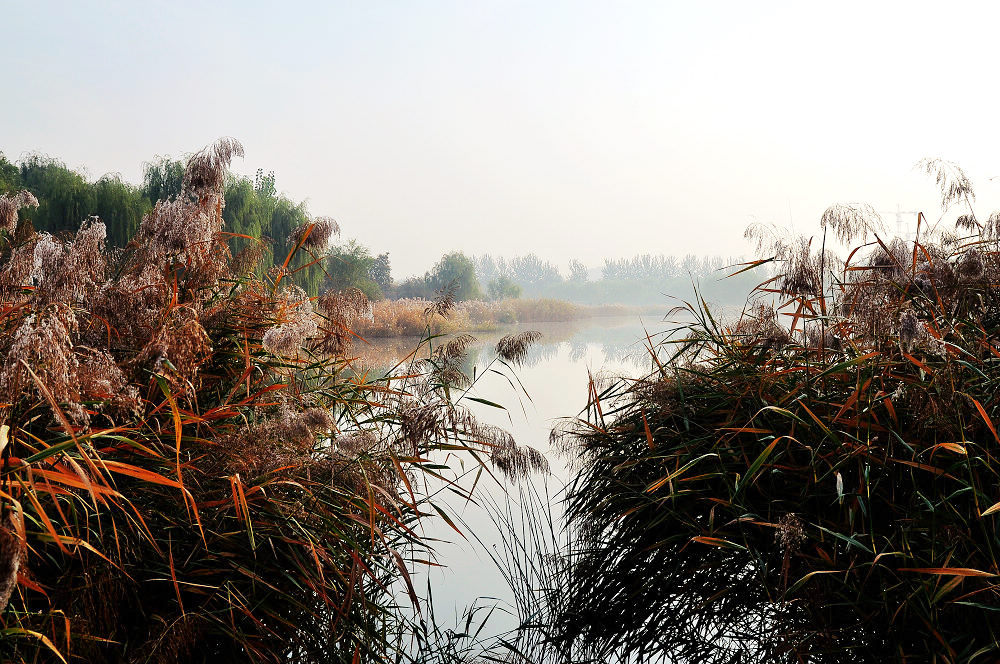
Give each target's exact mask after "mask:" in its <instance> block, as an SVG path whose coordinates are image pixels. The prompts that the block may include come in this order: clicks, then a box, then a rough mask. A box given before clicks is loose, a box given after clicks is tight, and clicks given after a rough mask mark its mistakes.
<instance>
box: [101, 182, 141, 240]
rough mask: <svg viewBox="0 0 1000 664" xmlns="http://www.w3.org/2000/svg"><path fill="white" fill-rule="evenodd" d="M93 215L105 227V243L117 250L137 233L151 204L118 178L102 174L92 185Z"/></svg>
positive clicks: (137, 190) (136, 190)
mask: <svg viewBox="0 0 1000 664" xmlns="http://www.w3.org/2000/svg"><path fill="white" fill-rule="evenodd" d="M91 190H92V191H93V195H94V208H93V209H94V212H93V214H96V215H97V216H98V217H100V218H101V220H102V221H103V222H104V223H105V225H106V226H107V228H108V242H110V243H111V244H112V245H114V246H117V247H122V246H125V243H126V242H128V241H129V239H130V238H131V237H132V236H133V235H135V233H136V231H137V230H139V222H140V221H141V220H142V217H143V215H145V214H146V213H147V212H149V211H150V210H151V209H152V207H153V205H152V203H150V200H149V199H148V198H147V197H145V196H144V195H143V194H142V192H141V191H140V190H139V189H138V188H137V187H134V186H132V185H130V184H128V183H127V182H124V181H123V180H122V179H121V177H119V176H118V175H105V176H104V177H102V178H101V179H100V180H98V181H97V182H95V183H94V184H93V185H91Z"/></svg>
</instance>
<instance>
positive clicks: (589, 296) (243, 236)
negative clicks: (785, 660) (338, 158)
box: [0, 153, 759, 336]
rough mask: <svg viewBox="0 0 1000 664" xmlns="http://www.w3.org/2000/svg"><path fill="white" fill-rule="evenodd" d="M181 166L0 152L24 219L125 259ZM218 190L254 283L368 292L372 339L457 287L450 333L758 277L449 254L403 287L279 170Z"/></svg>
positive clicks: (726, 291) (420, 329) (737, 296)
mask: <svg viewBox="0 0 1000 664" xmlns="http://www.w3.org/2000/svg"><path fill="white" fill-rule="evenodd" d="M184 164H185V162H184V161H183V160H180V159H171V158H167V157H158V158H155V159H152V160H151V161H149V162H148V163H146V164H145V165H144V169H143V172H144V174H143V178H142V182H141V183H138V184H133V183H130V182H127V181H125V180H124V179H122V178H121V177H120V176H118V175H116V174H108V175H103V176H101V177H99V178H97V179H93V178H89V177H87V176H86V175H85V174H83V173H80V172H78V171H75V170H73V169H70V168H68V167H67V166H66V165H65V164H64V163H62V162H61V161H59V160H58V159H56V158H52V157H48V156H43V155H40V154H29V155H25V156H23V157H21V158H20V159H19V160H17V161H16V162H12V161H11V160H9V159H8V158H6V157H5V156H4V155H3V154H2V153H0V194H4V193H10V194H13V193H15V192H18V191H22V190H24V191H27V192H30V193H31V194H32V195H33V196H34V197H35V198H36V199H37V200H38V207H32V208H25V209H23V210H22V211H21V216H22V218H23V219H24V220H25V222H28V223H30V224H31V226H32V228H34V229H35V230H36V231H38V232H47V233H52V234H55V235H60V234H63V235H66V234H69V233H75V232H76V230H77V229H78V228H79V227H80V223H81V221H82V220H85V219H88V218H91V217H97V218H99V219H100V220H101V221H102V222H103V223H104V224H105V225H106V227H107V243H108V245H109V247H112V248H117V249H119V250H124V249H126V248H127V247H128V243H129V242H130V240H131V239H132V238H133V237H134V235H135V233H136V231H137V230H138V228H139V227H140V225H141V222H142V219H143V217H144V216H145V215H148V214H149V213H150V212H151V211H152V210H153V209H154V207H155V205H156V202H157V201H160V200H167V199H171V198H175V197H176V196H178V195H179V194H180V192H181V190H182V188H183V177H184ZM222 188H223V193H224V200H225V205H224V207H223V209H222V219H223V221H224V226H223V232H224V234H225V235H226V238H227V243H228V245H229V249H230V251H231V252H232V253H233V254H234V255H236V256H238V255H240V252H244V259H247V258H250V257H253V258H254V259H256V261H257V262H256V263H255V267H254V270H255V273H256V274H257V276H263V275H264V274H266V273H267V272H268V270H273V269H282V270H286V271H287V272H289V273H290V274H294V275H295V281H296V283H297V284H298V285H299V286H300V287H301V288H303V289H304V290H305V291H306V292H307V293H308V294H309V295H311V296H317V295H318V294H320V293H323V292H328V291H346V290H348V289H357V290H359V291H361V292H362V293H363V294H364V295H365V297H366V298H367V299H368V300H369V301H370V302H372V303H374V304H375V306H374V307H373V311H372V315H373V318H371V319H369V321H368V323H367V325H364V326H363V327H364V332H365V333H366V334H368V335H369V336H391V335H403V336H412V335H418V336H419V335H421V334H423V333H424V332H425V331H426V325H425V324H424V323H425V321H424V320H423V315H422V314H423V310H424V309H426V308H427V306H428V305H427V303H428V302H430V301H432V300H434V299H435V298H436V297H438V296H439V295H440V294H441V293H443V292H444V291H446V290H449V289H450V291H451V294H452V295H453V297H454V298H455V300H456V301H457V302H459V303H461V306H460V307H459V309H458V310H457V315H456V316H455V317H454V318H453V319H451V320H449V321H448V323H447V324H444V323H442V322H441V321H437V323H438V325H437V328H436V329H438V330H446V331H450V332H451V331H463V332H472V331H481V330H493V329H499V328H502V327H503V326H508V325H516V324H522V323H530V322H539V321H566V320H573V319H578V318H589V317H593V316H607V315H624V314H628V313H633V312H636V311H640V310H641V311H644V312H649V311H651V310H655V311H658V312H660V313H662V312H665V311H667V310H668V309H670V308H671V307H673V306H674V305H675V304H677V303H678V302H677V301H675V300H672V299H671V297H670V296H672V295H684V294H693V290H694V286H695V285H697V286H698V288H699V289H700V292H701V295H702V296H703V297H705V298H706V299H707V300H708V301H710V302H718V303H723V304H740V303H741V302H742V299H743V297H744V295H745V293H746V292H748V290H749V289H751V288H753V286H755V285H756V283H757V281H758V280H759V277H758V275H756V274H754V275H751V274H749V273H742V274H739V275H736V276H732V277H730V276H729V275H730V274H732V273H734V272H736V271H738V270H739V267H738V265H739V264H741V263H742V262H743V259H742V258H740V257H721V256H706V257H698V256H694V255H691V254H688V255H686V256H680V257H678V256H670V255H664V254H657V255H653V254H647V255H637V256H632V257H628V258H620V259H606V260H605V261H604V263H603V265H601V266H594V267H591V268H588V267H587V266H585V265H584V264H583V263H582V262H580V261H578V260H572V261H570V262H569V264H568V268H567V269H560V267H559V266H557V265H555V264H554V263H552V262H550V261H547V260H545V259H543V258H541V257H539V256H537V255H535V254H533V253H529V254H526V255H521V256H514V257H510V258H506V257H500V256H491V255H479V256H470V255H466V254H465V253H463V252H461V251H444V252H443V253H442V255H441V257H440V258H439V259H438V260H437V261H436V262H435V263H434V265H433V266H432V267H431V269H429V270H428V271H427V272H426V273H424V274H423V275H415V276H410V277H404V278H398V277H397V276H396V275H394V274H393V271H392V263H391V260H390V256H389V254H388V253H386V252H379V251H378V249H377V248H375V249H372V248H369V247H366V246H364V245H362V244H360V243H358V242H357V241H356V240H354V239H351V238H344V237H340V227H339V225H338V224H337V222H336V221H334V220H333V219H331V218H325V217H319V218H313V217H311V216H310V214H309V211H308V210H307V208H306V205H305V203H304V202H296V201H293V200H291V199H290V198H288V197H287V196H286V195H284V194H282V193H281V192H280V191H279V189H278V188H277V185H276V180H275V175H274V173H273V172H267V171H265V170H263V169H258V171H257V174H256V176H255V177H253V178H248V177H244V176H240V175H235V174H232V173H228V174H226V176H225V179H224V182H223V183H222ZM310 221H315V222H317V224H316V226H315V229H314V230H313V231H312V233H314V234H316V237H314V238H313V239H323V240H324V243H325V246H324V250H323V251H322V252H310V251H299V252H294V251H293V250H294V249H295V246H296V242H297V241H301V240H302V238H300V237H297V236H296V235H295V229H297V228H303V227H305V226H306V225H307V222H310ZM319 234H323V235H324V237H323V238H319V237H318V236H319ZM250 254H252V256H250ZM289 255H292V256H293V257H292V258H291V259H290V261H289V262H286V261H285V258H286V257H287V256H289ZM430 260H433V259H432V258H431V259H430ZM430 260H429V261H428V262H430ZM386 301H391V302H392V303H391V304H390V303H386ZM421 302H423V304H421ZM418 314H419V315H418Z"/></svg>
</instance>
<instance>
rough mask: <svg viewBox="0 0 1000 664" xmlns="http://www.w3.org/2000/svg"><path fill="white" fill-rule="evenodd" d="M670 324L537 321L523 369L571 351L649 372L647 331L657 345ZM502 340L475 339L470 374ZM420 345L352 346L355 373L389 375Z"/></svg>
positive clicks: (379, 342) (575, 358) (376, 342)
mask: <svg viewBox="0 0 1000 664" xmlns="http://www.w3.org/2000/svg"><path fill="white" fill-rule="evenodd" d="M668 326H669V324H667V323H659V322H657V323H655V324H647V325H646V326H644V325H643V324H642V321H640V320H638V319H637V318H632V317H625V318H606V319H593V320H584V321H576V322H568V323H536V324H534V325H531V326H530V327H531V328H532V329H537V330H538V331H540V332H541V333H542V337H541V339H540V340H539V341H538V342H536V343H535V344H533V345H532V346H530V347H529V348H528V351H527V353H526V355H525V357H524V362H523V365H524V366H526V367H535V366H538V365H540V364H543V363H546V362H551V361H554V360H555V359H556V358H557V357H558V356H559V354H560V352H561V351H563V350H564V349H566V350H568V357H569V360H570V361H571V362H574V363H575V362H582V361H586V359H587V358H588V357H590V355H591V352H592V351H594V350H599V351H600V353H601V354H602V355H603V358H604V360H605V361H607V362H612V363H615V364H624V365H627V366H630V367H632V368H635V369H647V368H649V367H650V366H651V359H650V356H649V352H648V350H647V349H646V347H645V340H646V334H647V331H648V333H649V334H650V336H651V337H652V338H653V341H654V344H655V342H656V341H657V340H659V339H662V338H663V333H662V332H660V331H659V330H660V329H661V328H665V327H668ZM654 330H655V333H654ZM506 332H509V330H507V331H506ZM501 336H502V335H501V333H500V332H487V333H482V334H478V335H476V341H475V342H473V343H472V344H470V345H469V348H468V350H469V354H468V358H467V359H466V360H465V362H464V365H463V367H462V370H463V371H464V372H466V373H468V374H470V375H471V372H472V370H473V367H474V366H476V365H479V366H481V365H482V364H484V363H488V362H490V361H491V360H492V359H493V358H494V356H495V352H496V351H495V348H494V346H495V345H496V342H497V341H498V340H499V339H500V337H501ZM444 341H445V339H444V338H442V339H441V340H439V341H434V342H432V344H431V347H436V346H437V345H438V344H439V343H443V342H444ZM418 342H419V339H417V338H413V337H399V338H388V339H386V338H380V339H367V340H364V341H360V340H358V341H355V343H354V345H353V347H352V351H353V354H354V356H355V359H354V361H353V362H352V365H353V366H354V368H355V370H356V371H375V372H384V371H386V370H389V369H391V368H392V367H394V366H396V365H398V364H399V363H401V362H407V361H408V360H410V359H411V358H412V355H413V353H414V349H415V348H416V347H417V344H418ZM430 350H431V349H430V348H428V347H427V346H424V347H423V348H421V349H420V356H421V357H426V356H427V355H428V354H429V352H430ZM417 359H419V358H417Z"/></svg>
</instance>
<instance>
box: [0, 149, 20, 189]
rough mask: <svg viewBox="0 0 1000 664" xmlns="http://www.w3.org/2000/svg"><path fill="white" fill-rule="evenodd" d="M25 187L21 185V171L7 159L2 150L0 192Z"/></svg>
mask: <svg viewBox="0 0 1000 664" xmlns="http://www.w3.org/2000/svg"><path fill="white" fill-rule="evenodd" d="M21 189H23V187H22V186H21V171H20V169H18V167H17V166H16V165H14V164H12V163H11V162H10V161H8V160H7V157H5V156H4V154H3V153H2V152H0V194H6V193H8V192H12V191H19V190H21Z"/></svg>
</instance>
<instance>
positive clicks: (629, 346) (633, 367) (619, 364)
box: [364, 315, 676, 633]
mask: <svg viewBox="0 0 1000 664" xmlns="http://www.w3.org/2000/svg"><path fill="white" fill-rule="evenodd" d="M675 325H676V324H674V323H667V322H663V321H662V320H661V319H660V318H659V317H657V316H655V315H643V316H639V315H635V316H629V317H621V318H618V317H615V318H593V319H587V320H581V321H574V322H570V323H536V324H533V325H531V326H528V327H526V328H524V329H534V330H538V331H539V332H541V333H542V337H541V339H540V340H539V341H538V342H537V343H536V344H535V345H534V346H533V347H532V348H531V350H530V351H529V353H528V356H527V358H526V360H525V362H524V364H523V365H522V366H521V367H520V368H518V369H517V378H518V379H519V380H520V384H521V386H523V390H524V391H523V392H521V391H520V389H515V388H514V387H512V385H511V384H510V383H509V382H508V381H507V380H506V379H504V378H503V377H501V376H498V375H495V374H493V373H490V372H487V373H486V374H483V375H482V376H481V377H480V378H479V380H478V381H477V382H476V385H475V387H474V389H473V390H472V392H470V394H472V395H474V396H478V397H481V398H484V399H488V400H490V401H493V402H498V403H500V404H502V405H503V406H505V408H506V409H505V410H499V409H496V408H491V407H488V406H485V405H483V404H479V403H475V402H468V403H466V405H467V406H468V407H469V408H470V409H471V410H472V411H473V412H474V413H475V414H476V416H477V418H478V419H479V420H480V421H482V422H484V423H487V424H494V425H497V426H500V427H503V428H505V429H506V430H507V431H509V432H510V433H511V434H513V436H514V438H515V440H516V441H517V442H518V443H519V444H521V445H529V446H531V447H534V448H536V449H538V450H540V451H542V452H543V453H545V455H546V457H547V458H548V460H549V463H550V464H551V468H552V471H551V476H550V477H548V478H546V480H545V481H546V483H547V485H548V487H549V491H550V493H552V494H558V492H559V490H560V488H561V486H562V484H563V482H565V481H566V479H567V478H568V470H567V467H566V460H565V459H564V458H562V457H561V456H560V455H558V454H557V453H556V451H555V450H552V449H550V448H549V432H550V431H551V429H552V428H553V425H554V424H556V423H557V421H558V420H560V419H561V418H566V417H573V416H575V415H577V414H578V413H579V412H580V411H581V410H582V409H583V408H585V407H586V405H587V394H588V377H589V376H590V375H595V376H597V375H602V376H609V375H611V376H614V375H619V376H630V377H636V376H639V375H642V374H644V373H646V372H648V371H649V370H650V369H651V366H652V363H651V358H650V355H649V352H648V350H647V349H646V347H645V344H646V343H647V342H646V338H647V334H649V335H650V336H651V337H652V339H653V342H654V343H656V342H657V341H658V340H661V339H663V336H664V335H663V332H664V331H665V330H667V329H668V328H671V327H675ZM512 331H515V332H516V331H521V330H504V331H503V332H501V333H495V334H481V335H477V337H478V338H477V342H476V343H474V344H472V345H471V346H470V348H469V358H470V360H469V361H470V365H469V366H467V369H466V370H467V371H470V372H471V370H472V366H475V367H476V374H477V375H479V374H482V372H483V370H484V368H486V367H487V366H488V365H489V364H490V362H491V360H493V359H494V357H495V351H494V345H495V344H496V342H497V340H499V338H500V336H501V334H509V333H510V332H512ZM414 343H415V340H401V339H388V340H378V339H375V340H372V343H371V345H370V346H369V347H368V348H367V349H365V351H364V354H365V355H366V356H368V357H367V358H366V360H367V361H368V362H370V363H371V364H372V365H381V366H388V365H391V364H392V363H394V362H395V361H398V360H400V359H402V358H403V357H405V356H406V354H407V353H408V352H410V351H411V350H412V348H413V345H414ZM470 375H471V374H470ZM514 385H517V382H516V381H515V383H514ZM450 463H452V464H453V465H457V464H455V460H454V459H453V460H450ZM466 467H467V468H470V469H471V470H470V472H469V474H468V475H467V476H466V477H465V478H464V480H465V482H464V483H465V484H467V485H471V483H472V478H473V472H474V470H475V468H474V466H473V465H472V464H470V463H469V461H468V460H466ZM534 481H535V482H536V483H537V482H540V481H541V480H540V479H537V478H536V479H535V480H534ZM501 484H503V480H500V481H497V479H494V478H491V477H488V476H485V475H483V476H482V477H481V478H480V480H479V485H478V486H477V488H476V491H477V494H478V495H480V496H483V497H484V498H487V499H490V500H493V501H496V502H497V503H498V504H505V503H506V502H507V501H511V500H514V501H516V500H517V499H516V497H515V496H516V489H514V488H513V487H504V486H501ZM507 489H512V491H507ZM435 500H436V502H438V504H443V505H444V506H445V508H446V509H447V510H448V511H449V513H450V514H452V515H456V514H457V516H458V517H460V519H461V521H460V522H459V528H460V529H461V530H462V531H463V533H466V535H467V537H465V538H463V537H462V536H460V535H459V534H458V533H456V532H455V531H454V530H452V529H451V528H450V527H449V526H447V524H445V523H443V522H442V521H441V520H440V519H433V520H430V522H429V523H428V524H427V525H425V526H424V527H423V532H424V534H425V535H427V536H429V537H431V538H434V539H436V540H439V541H438V542H437V543H436V545H435V550H436V554H437V562H438V563H440V564H441V565H442V567H439V568H431V569H430V570H429V571H428V572H427V573H426V575H425V576H424V577H423V578H419V579H415V585H417V586H418V588H417V589H418V592H420V590H421V589H422V588H426V586H427V583H428V581H429V582H430V585H431V586H432V587H433V589H434V593H433V594H434V597H433V602H434V607H435V614H436V615H437V618H438V621H439V622H440V623H442V624H443V625H444V626H449V625H453V624H455V621H456V620H457V618H458V616H461V615H462V613H463V611H464V610H465V609H466V608H467V607H469V606H471V605H472V604H473V603H475V602H477V601H478V603H479V604H485V605H493V604H496V605H497V606H498V607H499V609H500V610H499V611H497V612H495V613H494V614H493V617H491V618H490V627H491V629H490V630H489V631H491V632H493V633H497V632H498V631H502V630H504V629H510V628H513V627H514V626H515V624H516V620H515V617H514V616H512V615H510V614H509V613H505V610H508V611H509V609H510V607H511V605H512V602H513V596H512V592H511V590H510V589H509V588H508V587H507V584H506V583H505V581H504V579H503V576H502V575H501V574H500V571H499V570H498V568H497V566H496V565H495V564H494V562H493V561H492V560H491V559H490V557H489V555H488V554H487V551H486V550H485V549H484V547H494V546H500V544H501V542H500V541H499V537H500V535H499V533H498V531H497V528H496V526H495V525H494V524H493V522H492V521H491V519H490V517H489V515H488V513H487V512H486V510H485V509H484V508H483V507H482V506H481V505H477V504H471V503H468V502H467V501H464V500H462V499H460V498H458V497H457V496H453V495H450V494H448V493H447V492H443V493H442V494H440V496H439V497H438V498H436V499H435ZM556 500H558V499H556ZM513 511H514V512H515V513H517V512H518V511H519V510H518V508H517V507H516V506H515V507H514V510H513ZM555 512H556V513H557V514H558V513H560V510H559V508H558V505H556V509H555ZM472 532H474V533H476V535H477V537H478V539H479V540H481V541H477V539H476V538H474V537H472V536H471V534H470V533H472ZM428 575H429V576H428Z"/></svg>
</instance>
